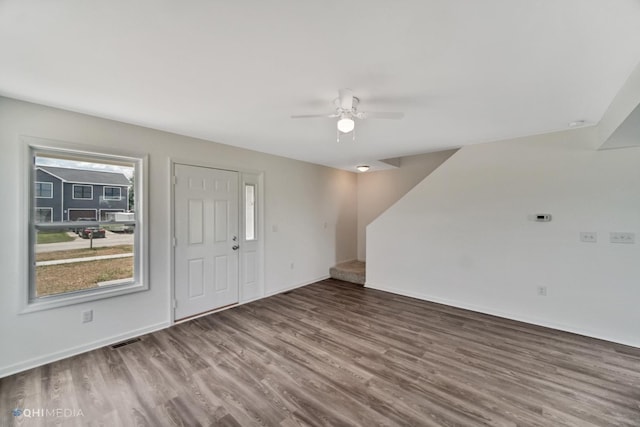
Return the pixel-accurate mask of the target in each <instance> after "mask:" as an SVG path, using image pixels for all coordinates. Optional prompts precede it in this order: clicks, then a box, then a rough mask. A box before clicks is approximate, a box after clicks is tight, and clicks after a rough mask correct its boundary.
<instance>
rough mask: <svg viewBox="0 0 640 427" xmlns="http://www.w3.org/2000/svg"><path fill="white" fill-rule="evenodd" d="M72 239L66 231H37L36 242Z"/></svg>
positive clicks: (57, 241)
mask: <svg viewBox="0 0 640 427" xmlns="http://www.w3.org/2000/svg"><path fill="white" fill-rule="evenodd" d="M72 240H74V238H73V237H71V236H69V235H68V234H67V232H66V231H38V242H37V243H38V244H41V243H59V242H70V241H72Z"/></svg>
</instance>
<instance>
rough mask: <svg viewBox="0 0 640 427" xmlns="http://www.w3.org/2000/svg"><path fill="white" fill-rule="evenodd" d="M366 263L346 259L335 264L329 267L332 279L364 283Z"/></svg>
mask: <svg viewBox="0 0 640 427" xmlns="http://www.w3.org/2000/svg"><path fill="white" fill-rule="evenodd" d="M366 265H367V263H365V262H363V261H347V262H342V263H340V264H337V265H336V266H334V267H331V268H330V269H329V274H330V275H331V278H332V279H337V280H343V281H345V282H351V283H356V284H358V285H364V283H365V278H366Z"/></svg>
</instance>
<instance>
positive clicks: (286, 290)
mask: <svg viewBox="0 0 640 427" xmlns="http://www.w3.org/2000/svg"><path fill="white" fill-rule="evenodd" d="M329 277H331V276H329V275H328V274H327V275H324V276H321V277H318V278H317V279H313V280H310V281H308V282H303V283H299V284H297V285H293V286H289V287H287V288H284V289H278V290H277V291H271V292H268V293H266V294H265V296H264V298H266V297H270V296H273V295H277V294H281V293H284V292H289V291H291V290H293V289H296V288H301V287H303V286H307V285H310V284H312V283H316V282H320V281H322V280H326V279H328V278H329ZM256 299H260V298H256ZM253 301H255V300H253Z"/></svg>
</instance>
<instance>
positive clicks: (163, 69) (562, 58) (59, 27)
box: [0, 0, 640, 170]
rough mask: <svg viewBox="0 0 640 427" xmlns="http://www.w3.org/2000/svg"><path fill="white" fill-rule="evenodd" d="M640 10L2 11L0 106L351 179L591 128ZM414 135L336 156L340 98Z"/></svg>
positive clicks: (107, 6)
mask: <svg viewBox="0 0 640 427" xmlns="http://www.w3.org/2000/svg"><path fill="white" fill-rule="evenodd" d="M639 23H640V1H638V0H616V1H610V0H609V1H608V0H556V1H543V0H485V1H477V0H457V1H455V0H439V1H438V0H404V1H381V0H375V1H372V0H367V1H365V0H341V1H335V0H323V1H309V0H307V1H301V0H273V1H260V0H253V1H250V0H245V1H241V0H237V1H220V0H218V1H215V0H206V1H205V0H200V1H195V0H191V1H175V0H137V1H130V0H110V1H87V0H58V1H50V0H42V1H34V0H0V61H1V64H0V94H2V95H5V96H9V97H14V98H18V99H24V100H28V101H33V102H38V103H41V104H45V105H52V106H56V107H61V108H66V109H69V110H74V111H79V112H84V113H88V114H93V115H96V116H100V117H106V118H111V119H116V120H120V121H123V122H128V123H134V124H138V125H143V126H148V127H152V128H156V129H162V130H166V131H171V132H175V133H179V134H183V135H189V136H195V137H199V138H204V139H208V140H212V141H216V142H222V143H225V144H230V145H235V146H239V147H246V148H250V149H254V150H258V151H263V152H267V153H273V154H278V155H282V156H286V157H291V158H295V159H300V160H306V161H309V162H314V163H319V164H324V165H329V166H334V167H340V168H346V169H350V170H353V169H352V168H353V166H355V165H356V164H358V163H363V162H364V163H366V162H369V161H371V160H375V159H383V158H389V157H396V156H401V155H409V154H417V153H423V152H428V151H435V150H440V149H444V148H449V147H457V146H462V145H466V144H471V143H477V142H482V141H489V140H496V139H503V138H509V137H517V136H525V135H531V134H538V133H544V132H550V131H555V130H559V129H566V128H567V123H568V122H570V121H574V120H586V121H587V123H588V124H594V123H597V122H598V121H599V120H600V118H601V117H602V115H603V113H604V111H605V110H606V108H607V107H608V105H609V103H610V102H611V101H612V99H613V97H614V96H615V94H616V93H617V91H618V90H619V89H620V87H621V86H622V85H623V83H624V81H625V80H626V79H627V77H628V76H629V75H630V74H631V72H632V70H633V68H634V67H635V66H636V65H637V64H638V62H639V61H640V24H639ZM347 87H348V88H351V89H353V91H354V94H355V95H356V96H358V97H359V98H360V100H361V102H360V107H361V110H365V111H402V112H404V113H405V118H404V119H402V120H400V121H395V120H375V121H374V120H369V121H366V122H358V123H357V125H356V130H357V140H356V141H355V142H353V141H352V140H351V138H350V137H349V136H346V137H343V138H342V140H341V142H340V143H337V142H336V133H335V122H334V121H331V120H328V119H327V120H324V119H315V120H313V119H312V120H292V119H290V118H289V116H290V115H291V114H305V113H327V114H328V113H331V112H332V111H333V105H332V100H333V99H334V98H335V97H336V96H337V91H338V89H340V88H347Z"/></svg>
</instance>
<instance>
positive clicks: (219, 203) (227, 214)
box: [174, 164, 239, 320]
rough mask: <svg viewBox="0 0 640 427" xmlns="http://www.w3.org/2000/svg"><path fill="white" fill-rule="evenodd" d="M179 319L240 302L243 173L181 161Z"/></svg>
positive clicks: (177, 252)
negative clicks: (240, 183)
mask: <svg viewBox="0 0 640 427" xmlns="http://www.w3.org/2000/svg"><path fill="white" fill-rule="evenodd" d="M174 174H175V181H174V182H175V198H174V213H175V216H174V218H175V233H176V236H175V237H176V247H175V258H174V259H175V268H174V271H175V299H176V308H175V319H176V320H179V319H183V318H185V317H189V316H193V315H196V314H200V313H204V312H207V311H210V310H213V309H216V308H220V307H224V306H227V305H230V304H234V303H237V302H238V241H239V240H238V173H237V172H232V171H225V170H219V169H211V168H205V167H198V166H187V165H180V164H176V165H175V170H174Z"/></svg>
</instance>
